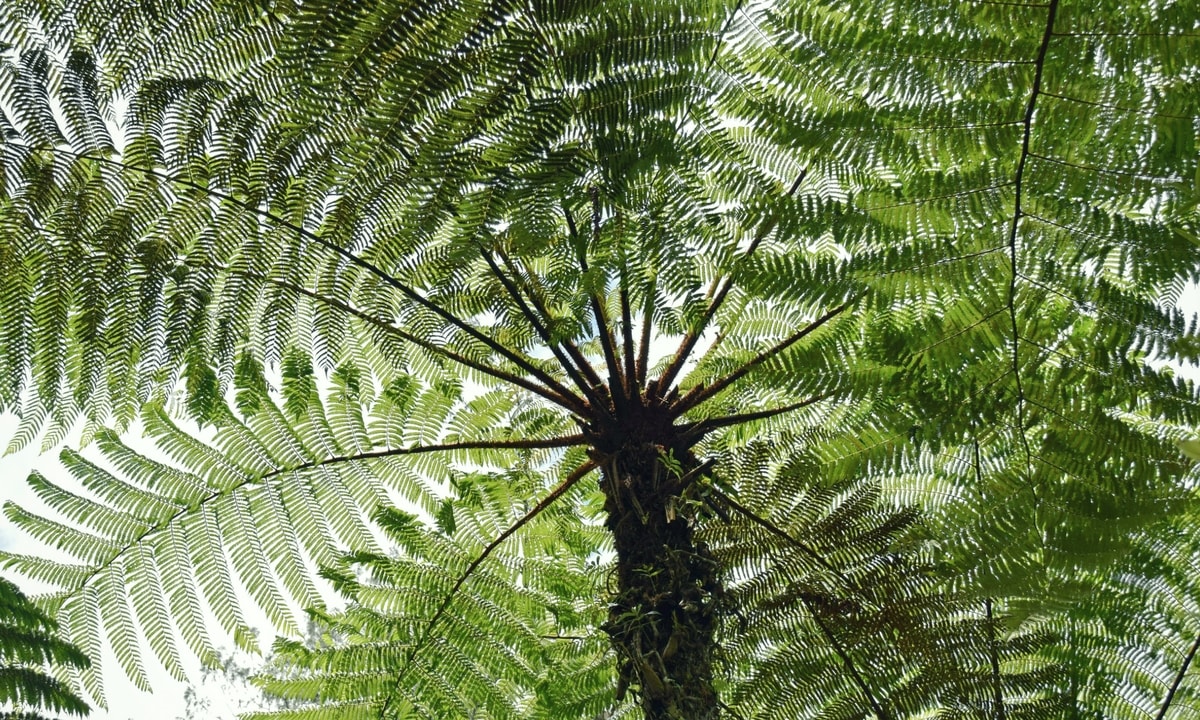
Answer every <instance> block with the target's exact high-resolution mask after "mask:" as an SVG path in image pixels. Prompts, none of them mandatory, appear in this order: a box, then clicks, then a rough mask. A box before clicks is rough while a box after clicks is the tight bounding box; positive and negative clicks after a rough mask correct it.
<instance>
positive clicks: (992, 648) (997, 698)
mask: <svg viewBox="0 0 1200 720" xmlns="http://www.w3.org/2000/svg"><path fill="white" fill-rule="evenodd" d="M983 607H984V610H986V612H987V631H988V659H989V660H990V661H991V663H992V705H993V707H994V710H995V712H994V717H995V718H996V720H1006V718H1007V714H1006V713H1005V710H1004V688H1003V687H1002V686H1001V685H1000V652H999V649H998V648H997V647H996V618H995V617H994V615H993V614H992V599H991V598H987V599H985V600H984V601H983Z"/></svg>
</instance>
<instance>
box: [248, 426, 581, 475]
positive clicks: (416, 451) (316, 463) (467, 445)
mask: <svg viewBox="0 0 1200 720" xmlns="http://www.w3.org/2000/svg"><path fill="white" fill-rule="evenodd" d="M584 442H585V440H584V437H583V435H564V436H562V437H554V438H546V439H544V440H540V439H536V438H528V439H519V440H464V441H463V442H453V443H440V444H435V445H413V446H410V447H400V448H388V449H386V450H375V451H372V452H365V453H354V454H353V455H335V456H333V457H328V458H324V459H322V460H313V461H311V462H306V463H301V464H299V465H293V466H291V467H286V468H280V469H278V470H272V471H271V472H269V473H266V474H264V475H263V476H262V479H263V480H266V479H267V478H271V477H274V476H276V475H283V474H285V473H293V472H300V471H303V470H311V469H312V468H316V467H325V466H327V465H337V464H339V463H348V462H355V461H358V460H378V459H380V458H389V457H399V456H401V455H421V454H424V453H431V452H450V451H454V450H546V449H551V448H564V447H572V446H576V445H583V444H584Z"/></svg>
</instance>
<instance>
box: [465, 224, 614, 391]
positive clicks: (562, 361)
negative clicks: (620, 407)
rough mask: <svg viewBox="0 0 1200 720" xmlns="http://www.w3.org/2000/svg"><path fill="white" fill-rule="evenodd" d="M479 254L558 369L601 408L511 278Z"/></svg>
mask: <svg viewBox="0 0 1200 720" xmlns="http://www.w3.org/2000/svg"><path fill="white" fill-rule="evenodd" d="M479 252H480V254H482V255H483V259H484V260H486V261H487V264H488V267H489V268H491V271H492V274H493V275H495V276H496V279H497V280H499V281H500V284H501V285H503V286H504V289H505V291H506V292H507V293H508V295H509V297H511V298H512V299H513V302H515V303H516V304H517V307H519V308H520V309H521V314H522V315H524V316H525V319H526V320H527V321H528V322H529V324H530V325H531V326H532V327H533V329H534V332H536V333H537V335H538V337H540V338H541V339H542V342H543V343H545V344H546V347H547V348H549V349H550V352H551V353H553V354H554V357H555V359H557V360H558V364H559V366H560V367H562V369H563V372H565V373H566V374H567V377H569V378H570V379H571V382H573V383H575V387H577V388H579V390H580V391H582V392H583V394H584V395H586V396H587V397H588V399H589V400H591V402H592V403H593V404H594V405H595V406H597V407H599V408H603V407H604V406H603V404H601V402H600V399H599V396H598V395H597V394H596V392H595V390H594V389H593V387H592V385H591V383H589V382H588V381H587V379H586V378H584V376H583V373H581V372H580V369H579V368H578V367H576V366H575V364H574V363H573V362H572V361H571V360H570V359H568V357H567V355H566V354H565V353H564V351H563V349H562V348H561V347H559V345H558V343H556V342H554V340H553V339H552V338H551V336H550V330H549V329H548V328H547V327H546V325H545V323H544V322H542V320H541V319H540V318H539V317H538V314H537V313H536V312H534V310H533V308H531V307H530V306H529V303H527V302H526V301H525V297H524V296H523V295H522V294H521V290H520V288H518V287H517V285H516V283H515V282H514V281H513V280H512V279H511V278H509V277H508V276H507V275H505V274H504V271H503V270H502V269H501V268H500V266H499V265H497V264H496V260H495V258H493V257H492V254H491V253H490V252H488V250H487V249H486V248H484V247H483V245H480V246H479ZM514 274H515V271H514ZM585 364H586V363H585Z"/></svg>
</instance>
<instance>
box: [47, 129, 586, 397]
mask: <svg viewBox="0 0 1200 720" xmlns="http://www.w3.org/2000/svg"><path fill="white" fill-rule="evenodd" d="M55 152H62V153H66V154H69V155H72V156H74V157H77V158H79V159H80V160H89V161H91V162H96V163H101V164H106V165H112V166H114V167H119V168H122V169H125V170H129V171H132V172H139V173H142V174H144V175H147V176H150V177H156V178H158V179H160V180H165V181H167V182H169V183H172V184H175V185H179V186H181V187H186V188H190V189H192V190H195V191H198V192H200V193H203V194H205V195H207V196H208V197H211V198H214V199H216V200H220V201H221V202H227V203H230V204H231V205H235V206H237V207H239V208H242V209H243V210H245V211H247V212H250V213H253V214H255V215H258V216H259V217H261V218H263V219H265V220H270V221H271V222H273V223H275V224H277V225H278V226H279V227H285V228H287V229H289V230H293V231H295V232H296V234H297V235H299V236H300V237H303V238H304V239H306V240H309V241H310V242H313V243H315V244H317V245H319V246H320V247H323V248H325V249H326V250H329V251H331V252H333V253H335V254H336V255H338V256H340V257H342V258H344V259H345V260H347V261H349V262H350V263H351V264H353V265H356V266H358V267H359V268H361V269H363V270H366V271H367V272H369V273H371V274H372V275H375V276H376V277H378V278H379V279H380V280H382V281H383V282H384V283H385V284H387V285H388V286H390V287H392V288H394V289H395V290H398V291H399V292H400V293H401V294H402V295H404V296H405V297H407V298H408V299H409V300H411V301H413V302H415V303H416V304H417V305H420V306H421V307H423V308H425V309H426V310H429V311H430V312H432V313H434V314H435V315H437V316H438V317H440V318H442V319H443V320H445V321H446V322H448V323H450V324H451V325H453V326H455V327H457V328H458V329H460V330H462V331H463V332H465V333H467V334H468V335H470V336H471V337H473V338H475V339H476V340H478V341H479V342H481V343H483V344H484V345H486V346H487V347H489V348H491V349H492V350H493V351H494V352H497V353H499V354H500V355H502V356H503V357H505V358H508V360H509V361H511V362H512V363H514V364H516V365H517V366H518V367H520V368H521V369H522V370H524V371H525V372H527V373H529V374H530V375H533V376H534V377H536V378H537V379H538V380H541V381H542V382H543V383H545V384H546V385H547V386H548V387H550V388H552V389H553V390H555V391H557V392H559V393H560V394H562V395H563V396H564V397H574V398H575V400H576V401H577V402H578V404H579V405H580V406H582V405H583V404H584V403H583V400H582V399H581V398H579V397H578V396H576V395H575V394H574V393H572V392H571V391H570V390H568V389H567V388H566V387H564V386H563V385H562V384H561V383H559V382H558V381H557V380H555V379H554V378H553V377H551V376H550V375H549V374H548V373H546V372H545V371H543V370H541V369H539V368H538V367H537V366H536V365H534V364H533V363H531V362H529V361H528V360H526V359H525V358H523V357H521V355H520V354H519V353H517V352H515V351H513V350H511V349H509V348H507V347H505V346H504V345H502V344H501V343H499V342H497V341H496V340H495V339H493V338H490V337H488V336H487V335H485V334H484V333H482V332H480V331H479V330H478V329H476V328H475V327H472V326H471V324H470V323H468V322H467V321H465V320H463V319H462V318H460V317H458V316H457V315H455V314H454V313H452V312H450V311H449V310H446V309H445V308H443V307H441V306H440V305H438V304H437V303H435V302H433V301H431V300H429V299H428V298H426V297H424V296H422V295H421V294H420V293H419V292H417V291H416V290H415V289H413V288H412V287H409V286H408V285H406V284H404V283H402V282H400V280H398V279H397V278H395V277H394V276H392V275H391V274H389V273H387V272H385V271H384V270H383V269H382V268H380V267H378V266H376V265H375V264H373V263H371V262H370V261H368V260H364V259H363V258H361V257H359V256H358V255H355V254H354V253H352V252H350V251H349V250H346V249H345V248H342V247H339V246H337V245H334V244H333V243H331V242H329V241H328V240H326V239H324V238H322V237H321V236H319V235H317V234H316V233H313V232H311V231H309V230H306V229H304V228H303V227H301V226H299V225H296V224H294V223H291V222H289V221H288V220H286V219H284V218H283V217H281V216H279V215H277V214H275V213H273V212H271V211H270V210H266V209H263V208H260V207H258V206H256V205H253V204H251V203H248V202H245V201H243V200H238V199H237V198H235V197H234V196H232V195H230V194H228V193H225V192H221V191H220V190H215V189H213V188H210V187H205V186H204V185H200V184H199V183H195V182H192V181H191V180H188V179H186V178H181V177H178V176H177V175H173V174H171V173H168V172H163V171H159V170H154V169H150V168H142V167H136V166H133V165H129V164H127V163H124V162H121V161H120V160H113V159H112V158H105V157H96V156H94V155H88V154H86V153H76V152H72V151H70V150H66V149H63V148H56V149H55Z"/></svg>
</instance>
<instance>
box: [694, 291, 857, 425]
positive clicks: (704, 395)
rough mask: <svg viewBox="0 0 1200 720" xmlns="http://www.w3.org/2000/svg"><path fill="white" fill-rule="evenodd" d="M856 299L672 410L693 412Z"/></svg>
mask: <svg viewBox="0 0 1200 720" xmlns="http://www.w3.org/2000/svg"><path fill="white" fill-rule="evenodd" d="M856 299H857V298H853V299H850V300H847V301H846V302H844V303H842V304H841V305H838V306H837V307H835V308H834V309H832V310H830V311H829V312H827V313H825V314H824V315H822V316H821V317H819V318H817V319H816V320H813V321H812V322H811V323H809V324H808V325H806V326H804V327H803V328H801V329H800V330H797V331H796V332H794V333H792V335H790V336H789V337H787V338H785V339H784V340H783V341H781V342H779V343H778V344H776V345H775V346H774V347H771V348H768V349H767V350H765V351H763V352H762V353H760V354H759V355H757V356H756V357H754V358H753V359H751V360H750V361H749V362H747V363H746V364H744V365H742V366H741V367H740V368H738V369H737V370H734V371H733V372H731V373H729V374H728V375H726V376H725V377H723V378H721V379H720V380H717V381H716V382H714V383H713V384H712V385H707V386H706V385H697V386H696V387H694V388H692V389H691V390H690V391H688V393H687V394H686V395H684V396H683V397H681V398H680V399H679V400H678V401H677V402H676V403H675V404H674V406H673V408H672V409H673V410H674V411H675V412H677V413H681V414H682V413H685V412H687V411H688V410H691V409H692V408H694V407H696V406H697V405H699V404H700V403H702V402H704V401H705V400H708V399H709V398H711V397H713V396H714V395H716V394H717V393H719V392H721V391H722V390H724V389H726V388H727V387H729V386H730V385H732V384H733V383H735V382H737V381H738V380H740V379H742V377H744V376H745V375H746V373H748V372H750V371H751V370H753V369H754V368H756V367H758V366H759V365H761V364H762V363H764V362H766V361H767V360H770V359H771V358H773V357H775V356H776V355H778V354H779V353H781V352H783V351H784V350H787V349H788V348H790V347H791V346H793V345H795V344H796V343H798V342H800V340H802V339H804V337H805V336H807V335H808V334H809V333H812V332H813V331H815V330H817V329H818V328H820V327H821V326H823V325H824V324H825V323H827V322H829V321H830V320H832V319H834V318H835V317H837V316H838V315H840V314H842V313H843V312H845V310H846V308H848V307H850V305H852V304H853V303H854V300H856Z"/></svg>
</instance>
